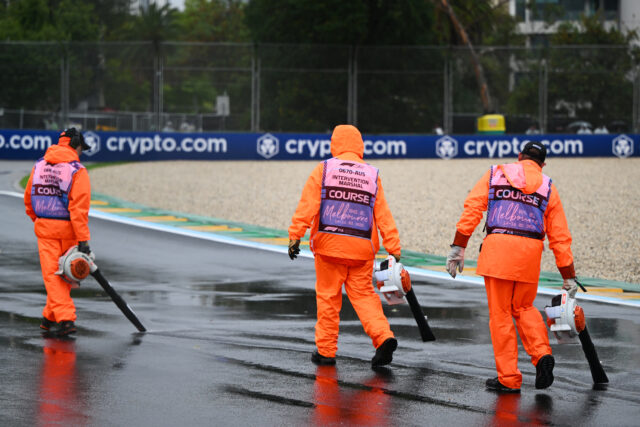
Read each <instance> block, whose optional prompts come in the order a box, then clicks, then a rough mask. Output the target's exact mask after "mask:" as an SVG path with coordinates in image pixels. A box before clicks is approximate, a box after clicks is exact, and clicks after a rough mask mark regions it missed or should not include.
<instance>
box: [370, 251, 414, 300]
mask: <svg viewBox="0 0 640 427" xmlns="http://www.w3.org/2000/svg"><path fill="white" fill-rule="evenodd" d="M374 276H375V278H376V282H377V286H378V290H379V291H380V292H381V293H382V295H384V297H385V299H386V300H387V302H388V303H389V305H395V304H403V303H404V302H405V299H404V296H405V295H406V293H407V292H409V291H410V290H411V277H410V276H409V272H408V271H407V270H405V269H404V266H403V265H402V264H401V263H399V262H397V261H396V259H395V258H394V257H393V256H391V255H389V256H388V257H387V259H385V260H384V261H382V262H381V263H380V267H379V268H377V269H376V270H375V272H374Z"/></svg>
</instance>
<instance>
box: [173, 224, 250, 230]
mask: <svg viewBox="0 0 640 427" xmlns="http://www.w3.org/2000/svg"><path fill="white" fill-rule="evenodd" d="M183 228H188V229H189V230H195V231H242V228H238V227H234V228H229V226H228V225H190V226H188V227H183Z"/></svg>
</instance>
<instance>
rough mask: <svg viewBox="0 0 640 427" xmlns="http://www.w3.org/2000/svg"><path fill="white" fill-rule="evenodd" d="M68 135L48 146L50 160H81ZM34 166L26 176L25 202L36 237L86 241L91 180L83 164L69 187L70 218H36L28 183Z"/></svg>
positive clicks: (55, 162)
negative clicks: (70, 144)
mask: <svg viewBox="0 0 640 427" xmlns="http://www.w3.org/2000/svg"><path fill="white" fill-rule="evenodd" d="M69 141H70V138H69V137H62V138H60V140H59V141H58V144H57V145H52V146H51V147H49V148H48V149H47V151H46V153H45V155H44V159H45V160H46V161H47V162H49V163H52V164H57V163H64V162H72V161H74V160H75V161H78V162H79V161H80V158H79V157H78V153H77V152H76V150H75V149H73V148H71V147H70V146H69ZM34 169H35V166H34V168H33V169H31V175H30V176H29V182H27V187H26V188H25V190H24V205H25V208H26V211H27V215H28V216H29V217H30V218H31V219H32V220H33V221H34V222H35V233H36V236H37V237H41V238H44V239H60V240H77V241H81V242H82V241H88V240H90V238H91V235H90V233H89V208H90V205H91V183H90V181H89V173H88V172H87V170H86V169H85V168H81V169H79V170H78V171H77V172H76V173H75V174H74V175H73V181H72V184H71V190H70V191H69V213H70V215H71V217H70V220H69V221H64V220H59V219H50V218H38V217H37V216H36V214H35V212H34V211H33V207H32V206H31V183H32V181H33V171H34Z"/></svg>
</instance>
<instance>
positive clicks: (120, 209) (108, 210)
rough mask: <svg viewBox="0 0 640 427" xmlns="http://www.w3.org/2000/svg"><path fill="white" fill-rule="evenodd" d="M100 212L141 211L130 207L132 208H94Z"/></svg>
mask: <svg viewBox="0 0 640 427" xmlns="http://www.w3.org/2000/svg"><path fill="white" fill-rule="evenodd" d="M96 209H97V210H99V211H100V212H108V213H125V212H133V213H135V212H141V211H140V209H132V208H96Z"/></svg>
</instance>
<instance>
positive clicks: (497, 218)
mask: <svg viewBox="0 0 640 427" xmlns="http://www.w3.org/2000/svg"><path fill="white" fill-rule="evenodd" d="M546 154H547V151H546V147H545V146H544V145H543V144H542V143H540V142H527V143H526V144H525V146H524V148H523V149H522V151H521V152H520V154H519V155H518V162H516V163H509V164H502V165H494V166H492V167H491V169H490V170H489V171H487V172H486V173H485V174H484V176H483V177H482V178H481V179H480V180H479V181H478V182H477V183H476V185H475V186H474V187H473V189H472V190H471V191H470V192H469V195H468V196H467V198H466V200H465V201H464V211H463V213H462V216H461V217H460V220H459V221H458V223H457V225H456V234H455V237H454V241H453V244H452V245H451V252H450V253H449V256H448V257H447V271H448V272H449V274H451V276H452V277H455V276H456V269H457V270H458V271H459V272H462V269H463V267H464V250H465V248H466V246H467V242H468V240H469V238H470V237H471V234H472V233H473V231H474V230H475V228H476V226H477V225H478V224H479V223H480V221H481V220H482V218H483V212H484V211H487V218H486V231H487V236H486V237H485V239H484V241H483V243H482V246H481V251H480V256H479V258H478V267H477V270H476V272H477V273H478V274H479V275H481V276H484V282H485V288H486V292H487V300H488V304H489V316H490V320H489V329H490V330H491V341H492V343H493V353H494V358H495V363H496V370H497V372H498V377H497V378H489V379H488V380H487V381H486V386H487V388H488V389H489V390H493V391H497V392H505V393H519V392H520V386H521V384H522V374H521V373H520V370H519V369H518V342H517V335H516V328H517V331H518V334H519V335H520V339H521V340H522V345H523V346H524V349H525V350H526V352H527V353H528V354H529V356H530V357H531V363H533V365H534V366H535V367H536V381H535V387H536V388H538V389H544V388H547V387H549V386H550V385H551V384H552V383H553V367H554V364H555V361H554V358H553V356H552V355H551V347H550V345H549V336H548V332H547V328H546V325H545V322H544V320H543V319H542V316H541V314H540V312H539V311H538V309H536V308H535V307H534V306H533V301H534V299H535V297H536V294H537V291H538V278H539V276H540V259H541V256H542V250H543V247H544V239H545V237H547V238H548V239H549V248H551V250H552V251H553V253H554V255H555V259H556V265H557V267H558V269H559V271H560V273H561V275H562V277H563V279H564V285H563V287H564V288H565V289H568V290H570V292H573V293H574V294H575V290H576V289H577V284H576V282H575V270H574V266H573V254H572V252H571V234H570V233H569V228H568V226H567V220H566V218H565V214H564V210H563V208H562V203H561V202H560V196H559V195H558V190H557V189H556V186H555V185H554V184H553V183H552V182H551V178H549V177H548V176H547V175H545V174H543V173H542V167H543V166H544V165H545V163H544V161H545V158H546ZM513 320H515V323H516V326H515V327H514V325H513Z"/></svg>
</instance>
